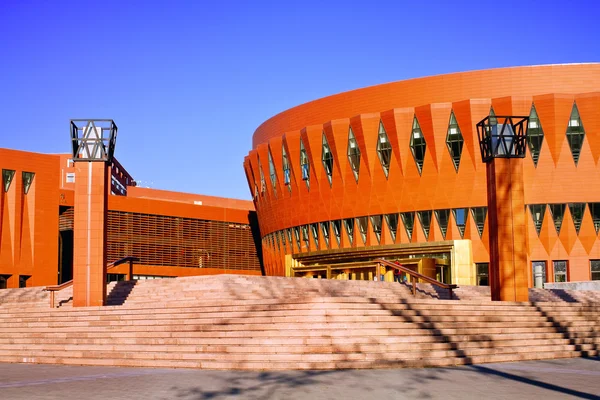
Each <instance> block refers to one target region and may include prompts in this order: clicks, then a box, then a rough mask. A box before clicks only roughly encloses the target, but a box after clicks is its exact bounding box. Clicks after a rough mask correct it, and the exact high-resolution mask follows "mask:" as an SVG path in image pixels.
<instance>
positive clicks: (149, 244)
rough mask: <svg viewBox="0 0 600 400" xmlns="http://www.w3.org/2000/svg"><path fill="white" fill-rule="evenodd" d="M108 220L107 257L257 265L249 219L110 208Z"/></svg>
mask: <svg viewBox="0 0 600 400" xmlns="http://www.w3.org/2000/svg"><path fill="white" fill-rule="evenodd" d="M107 226H108V232H107V260H108V262H113V261H115V260H118V259H120V258H123V257H126V256H135V257H139V258H140V263H141V264H144V265H157V266H174V267H189V268H221V269H232V270H255V271H260V264H259V260H258V256H257V254H256V247H255V245H254V240H253V238H252V231H251V229H250V226H249V225H247V224H239V223H229V222H220V221H207V220H199V219H191V218H178V217H172V216H163V215H151V214H139V213H129V212H122V211H110V210H109V211H108V223H107Z"/></svg>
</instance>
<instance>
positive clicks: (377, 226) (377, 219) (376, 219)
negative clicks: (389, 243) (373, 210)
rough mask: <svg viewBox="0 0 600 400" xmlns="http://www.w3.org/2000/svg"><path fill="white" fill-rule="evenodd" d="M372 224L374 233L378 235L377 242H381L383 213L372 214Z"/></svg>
mask: <svg viewBox="0 0 600 400" xmlns="http://www.w3.org/2000/svg"><path fill="white" fill-rule="evenodd" d="M371 225H372V226H373V233H375V237H377V243H381V215H373V216H371Z"/></svg>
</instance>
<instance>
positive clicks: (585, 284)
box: [544, 281, 600, 291]
mask: <svg viewBox="0 0 600 400" xmlns="http://www.w3.org/2000/svg"><path fill="white" fill-rule="evenodd" d="M544 289H562V290H598V291H600V281H582V282H561V283H544Z"/></svg>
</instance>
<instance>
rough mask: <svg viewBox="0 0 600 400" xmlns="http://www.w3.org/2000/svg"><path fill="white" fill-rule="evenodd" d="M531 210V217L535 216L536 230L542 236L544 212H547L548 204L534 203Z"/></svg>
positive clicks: (530, 207)
mask: <svg viewBox="0 0 600 400" xmlns="http://www.w3.org/2000/svg"><path fill="white" fill-rule="evenodd" d="M529 212H530V213H531V218H533V225H534V226H535V230H536V232H537V234H538V236H540V231H541V229H542V224H543V223H544V214H546V205H545V204H532V205H530V206H529Z"/></svg>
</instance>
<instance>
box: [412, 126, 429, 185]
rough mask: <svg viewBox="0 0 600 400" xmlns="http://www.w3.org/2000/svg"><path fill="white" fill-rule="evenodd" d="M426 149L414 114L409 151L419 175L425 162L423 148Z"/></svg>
mask: <svg viewBox="0 0 600 400" xmlns="http://www.w3.org/2000/svg"><path fill="white" fill-rule="evenodd" d="M426 149H427V143H426V142H425V138H424V137H423V132H422V131H421V126H420V125H419V121H418V120H417V116H416V115H415V117H414V119H413V126H412V133H411V135H410V151H411V152H412V155H413V158H414V159H415V163H416V164H417V169H418V170H419V175H420V174H421V172H422V171H423V163H424V162H425V150H426Z"/></svg>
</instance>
